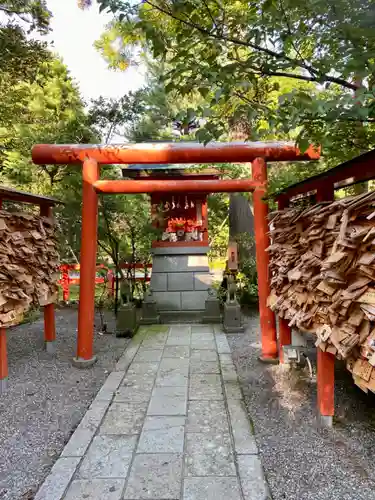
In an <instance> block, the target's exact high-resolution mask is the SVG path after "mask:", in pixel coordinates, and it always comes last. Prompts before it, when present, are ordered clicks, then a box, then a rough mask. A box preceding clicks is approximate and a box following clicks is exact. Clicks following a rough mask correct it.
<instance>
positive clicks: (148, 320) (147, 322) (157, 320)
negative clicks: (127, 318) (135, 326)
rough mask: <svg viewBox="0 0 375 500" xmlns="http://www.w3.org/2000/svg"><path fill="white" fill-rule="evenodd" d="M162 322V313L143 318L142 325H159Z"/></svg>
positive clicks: (140, 322)
mask: <svg viewBox="0 0 375 500" xmlns="http://www.w3.org/2000/svg"><path fill="white" fill-rule="evenodd" d="M159 323H160V314H158V315H157V316H154V317H148V318H141V319H140V321H139V324H140V325H158V324H159Z"/></svg>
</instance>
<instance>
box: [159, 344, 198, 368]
mask: <svg viewBox="0 0 375 500" xmlns="http://www.w3.org/2000/svg"><path fill="white" fill-rule="evenodd" d="M180 347H181V346H180ZM189 363H190V360H189V359H187V358H184V359H178V358H163V359H162V360H161V362H160V365H159V372H158V373H161V372H163V371H166V370H173V369H179V370H180V371H181V373H186V374H187V373H188V372H189Z"/></svg>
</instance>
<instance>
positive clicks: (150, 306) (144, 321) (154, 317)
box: [140, 291, 160, 325]
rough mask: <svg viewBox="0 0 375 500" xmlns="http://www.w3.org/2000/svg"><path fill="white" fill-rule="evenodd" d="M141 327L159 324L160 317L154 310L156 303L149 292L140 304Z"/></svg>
mask: <svg viewBox="0 0 375 500" xmlns="http://www.w3.org/2000/svg"><path fill="white" fill-rule="evenodd" d="M140 323H141V325H155V324H158V323H160V315H159V314H158V311H157V309H156V301H155V299H154V295H153V293H152V292H151V291H150V292H149V293H148V294H147V295H146V296H145V298H144V300H143V303H142V318H141V321H140Z"/></svg>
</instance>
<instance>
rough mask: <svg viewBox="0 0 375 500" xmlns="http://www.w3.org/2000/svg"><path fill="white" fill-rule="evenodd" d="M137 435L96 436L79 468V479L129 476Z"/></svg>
mask: <svg viewBox="0 0 375 500" xmlns="http://www.w3.org/2000/svg"><path fill="white" fill-rule="evenodd" d="M136 441H137V436H101V435H99V436H96V437H95V438H94V440H93V442H92V443H91V446H90V448H89V449H88V451H87V453H86V455H85V458H84V459H83V462H82V465H81V467H80V468H79V470H78V478H79V479H93V478H112V477H113V478H120V477H123V478H124V479H125V478H126V476H127V473H128V469H129V466H130V463H131V460H132V454H133V451H134V449H135V446H136Z"/></svg>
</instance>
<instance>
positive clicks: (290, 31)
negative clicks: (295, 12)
mask: <svg viewBox="0 0 375 500" xmlns="http://www.w3.org/2000/svg"><path fill="white" fill-rule="evenodd" d="M280 7H281V12H282V15H283V16H284V19H285V24H286V27H287V29H288V33H289V36H290V37H291V39H292V46H293V48H294V50H295V51H296V54H297V56H298V57H299V58H300V60H301V61H303V64H304V66H303V67H304V68H305V69H306V70H307V71H309V73H310V74H311V75H315V76H316V75H317V74H318V72H317V71H316V70H315V69H313V68H312V67H311V66H309V65H308V64H307V63H306V61H305V59H304V57H303V56H302V54H301V52H300V51H299V49H298V47H297V46H296V45H295V43H294V40H293V33H292V28H291V26H290V23H289V18H288V16H287V14H286V10H285V8H284V4H283V0H280Z"/></svg>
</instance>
